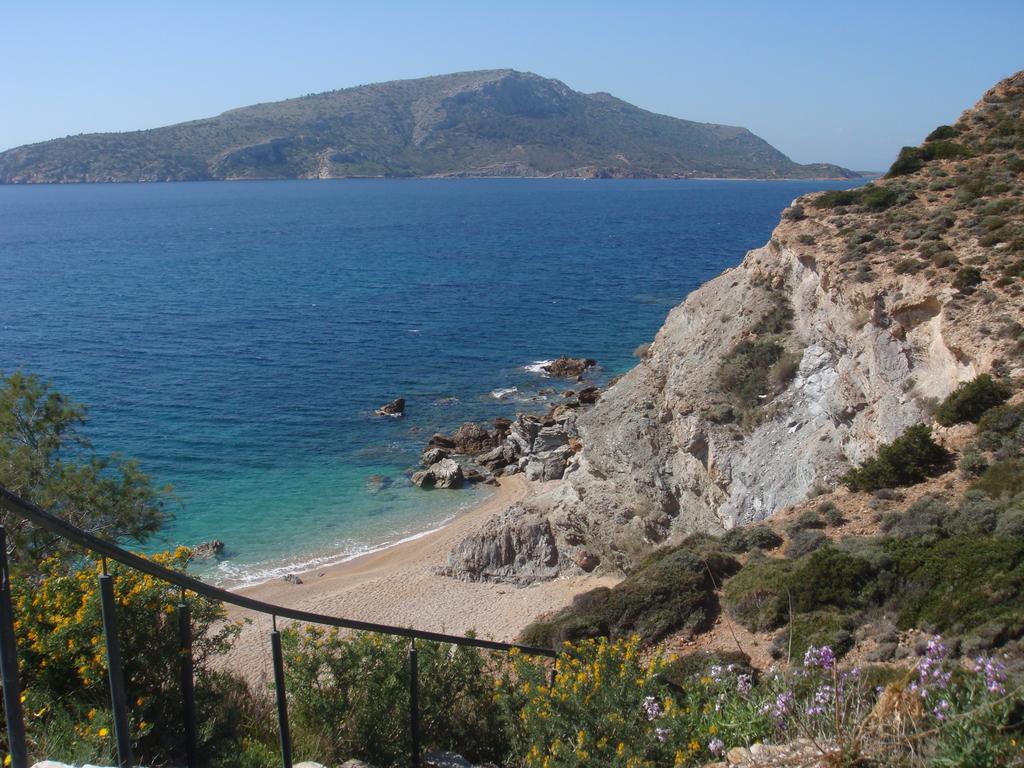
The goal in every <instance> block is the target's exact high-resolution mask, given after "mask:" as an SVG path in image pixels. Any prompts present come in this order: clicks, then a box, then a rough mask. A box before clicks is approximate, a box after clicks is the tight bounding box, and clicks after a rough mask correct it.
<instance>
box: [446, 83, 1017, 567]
mask: <svg viewBox="0 0 1024 768" xmlns="http://www.w3.org/2000/svg"><path fill="white" fill-rule="evenodd" d="M1022 106H1024V72H1022V73H1018V74H1017V75H1014V76H1013V77H1011V78H1009V79H1007V80H1005V81H1003V82H1002V83H1000V84H998V85H997V86H996V87H995V88H993V89H992V90H991V91H989V92H988V93H987V94H985V96H984V98H983V99H982V100H981V101H980V102H979V103H978V104H977V105H976V106H975V107H973V108H972V109H970V110H967V111H966V112H965V113H964V114H963V115H962V116H961V118H960V119H959V121H958V122H957V123H956V124H955V126H952V127H944V128H942V129H939V130H937V131H936V132H935V133H934V134H933V135H932V136H930V137H929V139H930V140H928V141H926V142H925V143H924V144H923V145H922V147H920V148H907V149H905V150H904V151H903V153H902V154H901V156H900V160H899V161H897V163H896V164H895V165H894V167H893V171H892V173H891V174H890V177H888V178H886V179H884V180H880V181H878V182H877V183H875V184H871V185H868V186H866V187H862V188H860V189H858V190H851V191H844V192H827V193H821V194H818V195H811V196H807V197H805V198H801V199H799V200H797V201H795V202H794V204H793V206H792V207H791V208H789V209H788V210H787V211H786V212H785V213H784V215H783V221H782V222H781V223H780V224H779V226H778V227H777V228H776V230H775V231H774V233H773V235H772V238H771V241H770V242H769V243H768V244H767V245H765V246H764V247H762V248H759V249H756V250H754V251H751V252H750V253H748V254H747V256H746V258H745V259H744V261H743V262H742V264H741V265H740V266H738V267H736V268H735V269H731V270H728V271H726V272H725V273H723V274H722V275H720V276H719V277H717V278H715V279H714V280H712V281H710V282H708V283H707V284H705V285H704V286H703V287H701V288H700V289H698V290H696V291H694V292H693V293H692V294H691V295H690V296H689V297H688V298H687V299H686V301H685V302H684V303H683V304H681V305H680V306H678V307H676V308H675V309H674V310H672V312H671V313H670V314H669V316H668V319H667V320H666V322H665V324H664V326H663V327H662V329H661V330H660V331H659V333H658V335H657V337H656V339H655V340H654V342H653V344H652V345H651V347H650V350H649V353H648V355H647V357H646V358H645V359H644V360H643V361H642V362H641V363H640V364H639V365H638V366H636V367H635V368H634V369H633V370H632V371H630V372H629V373H628V374H627V375H626V376H625V377H623V378H622V379H621V380H620V381H619V382H617V383H616V384H615V385H614V386H612V387H611V388H610V389H609V390H608V391H607V392H606V393H605V394H604V396H603V397H602V398H601V400H600V402H599V403H598V404H597V405H596V406H595V407H594V408H593V409H592V410H591V411H589V412H588V413H587V414H585V415H584V416H582V417H581V418H580V422H579V429H580V432H581V435H582V441H583V446H584V448H583V451H582V453H580V454H578V455H577V457H576V459H575V464H574V467H573V469H572V470H571V471H570V472H569V473H567V475H566V479H565V480H563V481H561V482H560V483H559V484H557V485H556V486H554V487H553V488H551V489H549V490H546V491H545V492H543V493H542V494H540V495H538V496H537V497H535V498H534V499H532V500H530V501H528V502H525V503H521V504H518V505H516V506H514V507H512V508H511V509H509V510H507V511H506V512H505V513H504V514H503V515H501V516H500V517H498V518H497V519H495V520H494V521H492V523H491V525H490V526H489V528H488V529H486V530H485V531H483V532H481V533H479V534H477V535H475V536H472V537H470V538H468V539H467V540H465V541H464V542H462V544H461V545H460V546H459V547H457V548H456V549H455V551H454V552H453V553H452V556H451V559H450V563H451V572H452V573H453V574H455V575H458V576H461V577H464V578H471V579H508V580H513V581H519V582H525V581H532V580H536V579H543V578H551V577H554V576H556V575H558V574H561V573H566V572H573V571H577V572H578V571H579V570H580V569H581V567H583V566H585V567H586V569H588V570H592V569H594V568H595V567H596V568H597V569H598V570H599V571H608V572H618V571H623V570H628V569H629V568H630V567H631V565H632V564H633V563H635V562H636V559H637V558H638V557H639V556H641V555H643V554H644V553H646V552H649V551H650V550H651V549H652V548H653V547H654V546H657V545H659V544H662V543H671V542H674V541H678V540H679V539H681V538H682V537H683V536H684V535H686V534H688V533H690V532H694V531H709V532H720V531H721V530H723V529H727V528H730V527H733V526H735V525H737V524H741V523H744V522H749V521H752V520H757V519H762V518H765V517H767V516H770V515H772V514H773V513H775V512H776V511H777V510H779V509H781V508H784V507H787V506H789V505H793V504H795V503H798V502H801V501H803V500H805V499H807V498H808V497H809V496H812V495H814V494H815V493H817V492H818V491H819V490H822V489H830V488H834V487H835V485H836V482H837V479H838V477H839V476H840V475H841V474H842V473H843V472H845V471H846V470H847V469H848V468H849V467H850V466H851V465H855V464H857V463H859V462H862V461H864V460H865V459H867V458H869V457H870V456H871V455H873V454H874V453H875V452H876V450H877V449H878V447H879V446H880V445H881V444H883V443H887V442H890V441H891V440H893V439H894V438H895V437H896V436H898V435H899V434H900V433H901V432H902V431H903V430H904V429H905V428H906V427H908V426H910V425H912V424H916V423H919V422H922V421H925V420H927V419H928V417H929V415H930V413H931V410H932V409H933V408H934V406H935V404H936V402H937V401H938V400H939V399H941V398H943V397H945V396H946V395H947V394H948V393H949V392H950V391H951V390H953V389H954V388H955V387H956V386H957V385H958V384H959V383H961V382H964V381H967V380H969V379H971V378H973V377H975V376H976V375H978V374H980V373H984V372H993V373H995V374H996V375H998V376H1000V377H1005V378H1012V377H1020V376H1022V375H1024V299H1022V290H1021V289H1022V286H1021V282H1022V277H1024V201H1022V194H1024V158H1022V155H1024V151H1022V150H1024V120H1022V117H1021V114H1022V112H1021V110H1022Z"/></svg>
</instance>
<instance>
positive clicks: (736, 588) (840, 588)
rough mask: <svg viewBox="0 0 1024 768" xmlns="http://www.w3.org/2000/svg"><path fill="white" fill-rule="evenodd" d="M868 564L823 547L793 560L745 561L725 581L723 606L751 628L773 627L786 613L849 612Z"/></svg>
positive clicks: (866, 589)
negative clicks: (831, 610)
mask: <svg viewBox="0 0 1024 768" xmlns="http://www.w3.org/2000/svg"><path fill="white" fill-rule="evenodd" d="M873 575H874V567H873V566H872V565H871V563H869V562H868V561H867V560H865V559H863V558H860V557H857V556H854V555H851V554H849V553H847V552H843V551H841V550H838V549H834V548H832V547H823V548H821V549H818V550H817V551H815V552H813V553H812V554H810V555H808V556H806V557H804V558H801V559H800V560H798V561H794V560H776V559H765V560H760V561H756V562H751V563H747V565H745V566H744V567H743V569H742V570H741V571H740V572H739V573H738V574H736V575H735V576H733V577H732V578H731V579H730V580H729V581H728V582H726V585H725V589H724V591H723V598H724V601H725V606H726V607H727V608H728V609H729V612H730V613H731V614H732V615H733V616H734V617H735V618H736V620H737V621H739V622H740V624H742V625H743V626H745V627H747V629H750V630H752V631H755V632H763V631H767V630H771V629H778V628H779V627H781V626H783V625H784V624H785V623H786V622H787V621H788V620H789V616H790V608H791V607H792V612H793V614H794V615H796V614H801V613H808V612H811V611H818V610H824V609H837V610H839V611H842V612H849V611H852V610H856V609H858V608H859V607H861V606H862V605H863V604H864V603H865V600H866V599H867V598H868V596H869V593H870V591H871V590H870V585H871V580H872V578H873Z"/></svg>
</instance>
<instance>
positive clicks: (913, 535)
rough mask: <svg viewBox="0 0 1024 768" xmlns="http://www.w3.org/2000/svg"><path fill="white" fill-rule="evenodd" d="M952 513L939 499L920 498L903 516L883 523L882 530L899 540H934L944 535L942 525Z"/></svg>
mask: <svg viewBox="0 0 1024 768" xmlns="http://www.w3.org/2000/svg"><path fill="white" fill-rule="evenodd" d="M952 514H953V511H952V510H951V509H950V508H949V507H948V506H946V504H945V503H943V502H942V501H941V500H940V499H936V498H935V497H933V496H922V497H921V498H920V499H918V500H917V501H915V502H914V503H913V504H911V505H910V506H909V507H907V509H906V511H905V512H903V514H898V515H894V516H893V517H892V518H891V519H886V520H885V521H884V522H883V525H882V529H883V530H884V531H886V533H889V534H891V535H893V536H896V537H897V538H901V539H929V538H930V539H934V538H936V537H938V536H942V535H944V533H945V529H944V527H943V526H944V524H945V522H946V520H947V519H948V518H949V517H950V516H951V515H952Z"/></svg>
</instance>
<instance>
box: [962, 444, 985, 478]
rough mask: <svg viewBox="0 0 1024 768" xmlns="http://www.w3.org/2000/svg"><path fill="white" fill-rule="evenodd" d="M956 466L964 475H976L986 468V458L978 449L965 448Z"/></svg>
mask: <svg viewBox="0 0 1024 768" xmlns="http://www.w3.org/2000/svg"><path fill="white" fill-rule="evenodd" d="M957 466H958V467H959V468H960V471H961V472H963V473H964V474H965V475H968V476H972V477H977V476H978V475H980V474H981V473H982V472H984V471H985V470H986V469H987V468H988V459H986V458H985V454H983V453H980V452H979V451H975V450H966V451H964V454H963V456H961V457H960V461H959V463H958V464H957Z"/></svg>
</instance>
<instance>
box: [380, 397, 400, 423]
mask: <svg viewBox="0 0 1024 768" xmlns="http://www.w3.org/2000/svg"><path fill="white" fill-rule="evenodd" d="M374 413H375V414H376V415H377V416H390V417H391V418H393V419H397V418H398V417H399V416H401V415H403V414H404V413H405V398H404V397H399V398H398V399H396V400H392V401H391V402H390V403H387V404H386V405H382V406H381V407H380V408H378V409H377V410H375V411H374Z"/></svg>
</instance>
